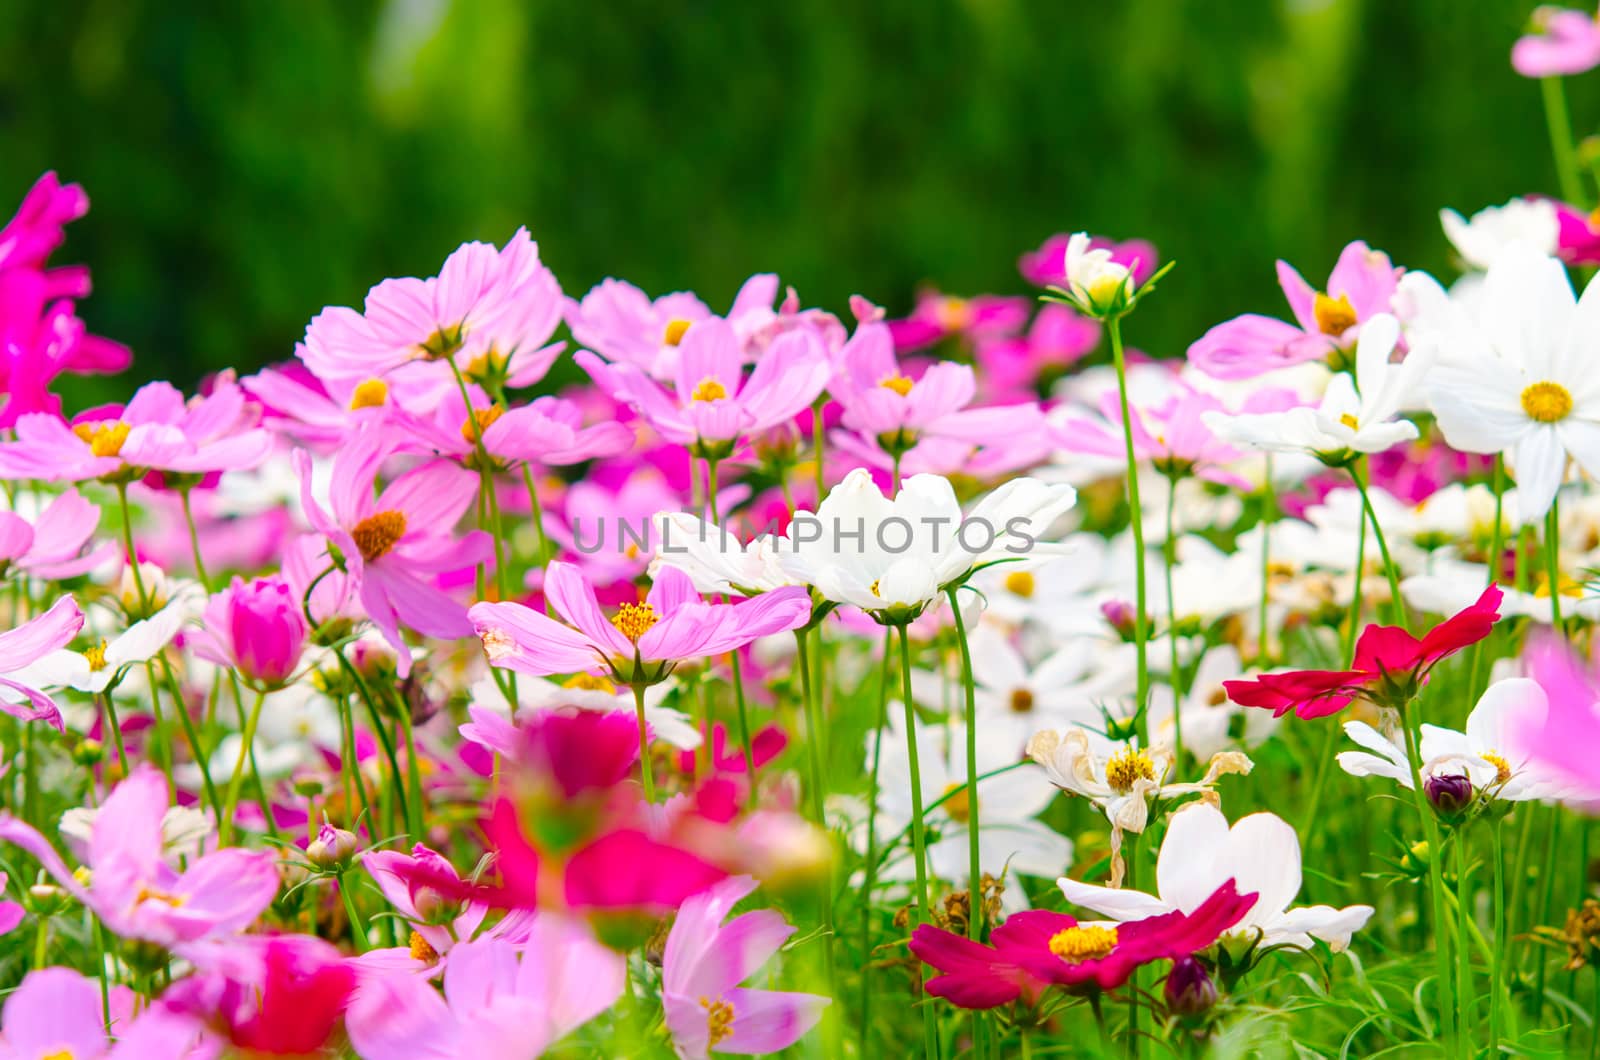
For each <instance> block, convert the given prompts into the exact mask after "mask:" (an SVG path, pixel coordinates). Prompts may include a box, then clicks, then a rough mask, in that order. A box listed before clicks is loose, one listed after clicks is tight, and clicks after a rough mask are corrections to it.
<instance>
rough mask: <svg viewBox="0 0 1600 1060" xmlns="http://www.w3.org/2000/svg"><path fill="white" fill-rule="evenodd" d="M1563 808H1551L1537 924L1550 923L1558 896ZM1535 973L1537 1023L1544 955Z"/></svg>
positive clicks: (1541, 1001) (1545, 964) (1539, 957)
mask: <svg viewBox="0 0 1600 1060" xmlns="http://www.w3.org/2000/svg"><path fill="white" fill-rule="evenodd" d="M1561 814H1562V811H1561V806H1560V804H1559V803H1558V804H1555V805H1552V806H1551V807H1550V843H1549V845H1548V846H1547V847H1546V848H1545V859H1544V869H1543V871H1542V872H1541V874H1540V878H1539V884H1540V892H1539V911H1538V913H1537V915H1536V916H1535V917H1534V921H1533V922H1534V923H1535V924H1547V923H1549V921H1550V908H1551V905H1552V904H1553V903H1554V902H1555V896H1556V851H1557V850H1558V849H1559V848H1560V847H1561ZM1534 959H1535V961H1536V962H1537V963H1536V965H1535V971H1534V976H1533V1019H1534V1022H1535V1023H1537V1022H1538V1020H1539V1017H1540V1015H1541V1014H1542V1013H1543V1012H1544V985H1545V982H1544V981H1545V972H1546V970H1547V969H1548V967H1549V964H1550V962H1549V961H1547V960H1545V959H1544V957H1543V955H1541V954H1537V953H1536V955H1535V958H1534Z"/></svg>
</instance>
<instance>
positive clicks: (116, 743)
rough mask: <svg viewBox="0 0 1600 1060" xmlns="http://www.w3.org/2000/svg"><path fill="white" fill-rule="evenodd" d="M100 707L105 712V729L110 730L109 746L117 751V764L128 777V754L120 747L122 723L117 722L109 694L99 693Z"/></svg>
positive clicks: (115, 710) (114, 708) (115, 711)
mask: <svg viewBox="0 0 1600 1060" xmlns="http://www.w3.org/2000/svg"><path fill="white" fill-rule="evenodd" d="M96 698H97V699H99V700H100V707H101V709H102V710H103V711H104V712H105V718H106V728H108V729H110V730H111V744H112V746H113V747H115V748H116V749H117V764H118V765H119V766H121V767H122V775H123V776H127V775H128V752H127V749H126V748H124V747H123V746H122V723H121V722H119V721H117V708H116V707H114V706H113V705H112V703H111V693H110V692H101V693H100V694H99V695H98V696H97V697H96Z"/></svg>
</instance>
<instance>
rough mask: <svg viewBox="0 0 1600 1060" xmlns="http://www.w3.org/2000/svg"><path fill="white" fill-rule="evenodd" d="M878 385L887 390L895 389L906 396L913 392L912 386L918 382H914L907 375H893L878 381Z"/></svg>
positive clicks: (902, 395) (897, 392)
mask: <svg viewBox="0 0 1600 1060" xmlns="http://www.w3.org/2000/svg"><path fill="white" fill-rule="evenodd" d="M878 385H879V386H881V387H883V389H885V390H893V391H894V392H895V393H896V394H899V395H900V396H901V397H905V396H906V395H907V394H909V393H911V388H912V387H913V386H915V385H916V384H915V383H913V382H912V381H911V380H910V378H909V377H907V376H903V375H891V376H888V377H886V378H885V379H883V380H882V381H881V382H880V383H878Z"/></svg>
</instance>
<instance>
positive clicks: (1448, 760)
mask: <svg viewBox="0 0 1600 1060" xmlns="http://www.w3.org/2000/svg"><path fill="white" fill-rule="evenodd" d="M1547 708H1548V700H1547V699H1546V698H1545V693H1544V690H1543V689H1542V688H1540V687H1539V684H1538V683H1537V682H1535V681H1532V680H1530V679H1528V678H1526V677H1508V678H1505V679H1504V680H1501V681H1496V682H1495V683H1494V684H1492V685H1490V686H1489V687H1488V688H1487V689H1486V690H1485V691H1484V693H1483V695H1482V697H1480V698H1479V700H1478V703H1477V706H1475V707H1473V708H1472V713H1471V714H1469V715H1467V729H1466V731H1465V732H1458V731H1457V730H1455V729H1446V728H1442V727H1440V726H1438V725H1424V726H1423V727H1422V746H1421V748H1420V751H1421V754H1422V768H1421V769H1420V771H1419V772H1421V774H1422V776H1423V779H1424V780H1426V779H1428V778H1429V777H1434V776H1465V777H1466V778H1467V779H1468V780H1470V781H1472V786H1473V787H1474V788H1476V789H1478V790H1481V791H1486V792H1488V793H1489V794H1490V795H1492V796H1493V797H1495V798H1497V799H1505V800H1507V801H1509V802H1524V801H1526V800H1529V799H1549V798H1558V797H1560V795H1561V793H1562V792H1561V785H1560V784H1559V783H1558V782H1557V781H1555V780H1554V779H1553V778H1550V777H1548V776H1545V775H1543V774H1541V773H1540V772H1539V770H1538V768H1537V767H1536V766H1535V765H1534V764H1533V763H1531V762H1530V760H1529V759H1528V757H1527V756H1526V755H1525V754H1523V753H1521V752H1520V751H1519V750H1518V747H1519V740H1518V734H1519V733H1523V732H1528V731H1531V730H1535V729H1537V728H1538V726H1539V724H1540V723H1541V721H1542V720H1543V718H1544V713H1545V710H1546V709H1547ZM1344 731H1345V735H1346V736H1349V737H1350V739H1352V740H1354V741H1355V742H1356V743H1358V744H1360V745H1361V746H1362V747H1364V748H1366V750H1364V751H1341V752H1340V753H1339V755H1338V762H1339V766H1340V768H1341V769H1343V770H1344V771H1345V772H1346V773H1349V774H1350V775H1351V776H1355V777H1387V778H1388V779H1390V780H1392V781H1394V782H1395V783H1396V784H1399V785H1400V786H1401V787H1403V788H1405V789H1407V790H1410V788H1411V766H1410V763H1409V760H1408V759H1407V758H1406V749H1405V744H1404V742H1403V740H1399V739H1390V738H1388V737H1386V736H1384V735H1383V734H1382V733H1380V732H1378V730H1376V729H1374V728H1373V727H1372V726H1370V725H1367V724H1366V723H1365V722H1360V721H1350V722H1346V723H1345V726H1344Z"/></svg>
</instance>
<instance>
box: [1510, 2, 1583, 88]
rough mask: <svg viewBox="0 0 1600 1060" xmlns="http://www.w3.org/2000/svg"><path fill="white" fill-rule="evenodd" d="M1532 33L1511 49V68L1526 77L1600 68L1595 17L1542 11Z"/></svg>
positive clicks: (1562, 10) (1563, 10) (1537, 12)
mask: <svg viewBox="0 0 1600 1060" xmlns="http://www.w3.org/2000/svg"><path fill="white" fill-rule="evenodd" d="M1532 29H1533V32H1531V33H1529V34H1528V35H1527V36H1525V37H1522V38H1520V39H1519V40H1518V41H1517V43H1516V44H1514V45H1512V46H1511V68H1512V69H1513V70H1515V71H1516V72H1517V73H1519V74H1521V75H1522V76H1523V77H1562V76H1565V75H1570V74H1581V73H1584V72H1585V71H1588V70H1593V69H1594V68H1595V67H1596V66H1600V24H1597V23H1596V21H1595V17H1594V16H1593V15H1592V14H1589V13H1588V12H1585V11H1573V10H1570V9H1568V8H1564V7H1538V8H1535V9H1534V12H1533V25H1532Z"/></svg>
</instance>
